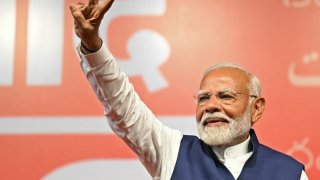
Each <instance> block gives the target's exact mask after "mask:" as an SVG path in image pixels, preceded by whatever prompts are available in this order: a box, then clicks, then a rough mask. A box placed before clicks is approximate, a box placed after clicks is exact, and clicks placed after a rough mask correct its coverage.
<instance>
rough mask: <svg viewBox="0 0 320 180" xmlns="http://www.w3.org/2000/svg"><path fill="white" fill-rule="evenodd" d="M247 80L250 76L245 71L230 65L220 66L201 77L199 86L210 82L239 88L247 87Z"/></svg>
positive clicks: (207, 84) (248, 80)
mask: <svg viewBox="0 0 320 180" xmlns="http://www.w3.org/2000/svg"><path fill="white" fill-rule="evenodd" d="M249 82H250V77H249V75H248V74H247V73H246V72H245V71H243V70H241V69H237V68H232V67H221V68H218V69H214V70H211V71H209V72H208V73H207V74H206V75H205V76H204V77H203V79H202V81H201V84H200V87H204V86H210V84H212V83H225V84H226V85H232V86H235V87H239V88H241V87H248V86H247V85H248V83H249ZM212 85H213V84H212Z"/></svg>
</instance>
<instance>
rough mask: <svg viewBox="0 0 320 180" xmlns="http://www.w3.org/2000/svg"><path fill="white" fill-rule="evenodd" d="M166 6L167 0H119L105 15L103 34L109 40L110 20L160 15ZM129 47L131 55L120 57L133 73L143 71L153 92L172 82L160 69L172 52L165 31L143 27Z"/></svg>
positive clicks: (123, 66) (120, 61) (125, 70)
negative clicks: (126, 57)
mask: <svg viewBox="0 0 320 180" xmlns="http://www.w3.org/2000/svg"><path fill="white" fill-rule="evenodd" d="M165 10H166V1H165V0H153V1H150V0H135V1H117V2H116V3H114V4H113V6H112V8H111V9H110V11H109V12H108V14H107V15H106V16H105V17H104V19H103V22H102V24H101V26H100V28H101V31H100V32H101V33H100V34H101V38H102V39H103V40H104V41H105V42H106V43H107V44H108V30H109V24H110V22H111V21H112V20H114V19H116V18H117V17H120V16H160V15H163V14H164V13H165ZM127 47H128V52H129V53H130V57H129V59H126V60H123V59H119V58H116V59H117V60H118V62H119V65H120V67H121V68H122V69H123V70H124V72H125V73H127V74H128V75H129V76H138V75H140V76H141V77H142V78H143V80H144V83H145V85H146V87H147V88H148V90H149V91H150V92H153V91H157V90H161V89H163V88H165V87H167V86H168V82H167V80H166V79H165V77H164V76H163V75H162V74H161V72H160V70H159V66H160V65H161V64H163V63H164V62H165V61H167V59H168V57H169V55H170V45H169V43H168V42H167V40H166V39H165V38H164V37H163V36H162V35H160V34H159V33H157V32H154V31H152V30H150V29H142V30H140V31H138V32H136V33H134V34H132V36H131V37H130V38H129V41H128V46H127Z"/></svg>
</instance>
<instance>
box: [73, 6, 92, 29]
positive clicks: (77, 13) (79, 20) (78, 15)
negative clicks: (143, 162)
mask: <svg viewBox="0 0 320 180" xmlns="http://www.w3.org/2000/svg"><path fill="white" fill-rule="evenodd" d="M70 10H71V14H72V16H73V18H74V23H75V24H76V25H77V27H78V28H81V29H85V27H87V26H88V25H89V22H88V21H86V19H85V17H84V16H83V14H82V12H81V10H80V8H79V6H77V5H70Z"/></svg>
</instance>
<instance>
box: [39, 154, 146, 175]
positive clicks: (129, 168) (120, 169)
mask: <svg viewBox="0 0 320 180" xmlns="http://www.w3.org/2000/svg"><path fill="white" fill-rule="evenodd" d="M61 179H76V180H88V179H95V180H99V179H101V180H106V179H116V180H127V179H139V180H149V179H151V177H150V175H149V174H148V172H147V170H145V169H144V167H143V165H142V164H141V163H140V162H139V161H138V160H103V159H99V160H89V161H80V162H76V163H74V164H69V165H66V166H63V167H60V168H58V169H56V170H54V171H52V172H50V173H49V174H48V175H46V176H45V177H43V178H42V180H61Z"/></svg>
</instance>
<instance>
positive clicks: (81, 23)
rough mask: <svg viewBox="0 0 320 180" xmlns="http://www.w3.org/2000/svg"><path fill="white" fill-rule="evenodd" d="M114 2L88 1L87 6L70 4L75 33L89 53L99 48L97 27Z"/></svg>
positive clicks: (106, 0)
mask: <svg viewBox="0 0 320 180" xmlns="http://www.w3.org/2000/svg"><path fill="white" fill-rule="evenodd" d="M113 2H114V0H105V1H104V2H102V3H101V4H99V0H89V2H88V4H83V3H78V4H71V5H70V10H71V14H72V16H73V19H74V28H75V33H76V34H77V36H78V37H79V38H80V39H81V42H82V43H83V45H84V46H85V47H86V48H87V49H90V50H91V51H95V50H98V49H99V48H100V47H101V40H100V37H99V26H100V24H101V20H102V18H103V16H104V14H105V13H106V12H107V11H108V10H109V9H110V7H111V5H112V3H113Z"/></svg>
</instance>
